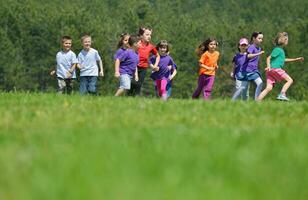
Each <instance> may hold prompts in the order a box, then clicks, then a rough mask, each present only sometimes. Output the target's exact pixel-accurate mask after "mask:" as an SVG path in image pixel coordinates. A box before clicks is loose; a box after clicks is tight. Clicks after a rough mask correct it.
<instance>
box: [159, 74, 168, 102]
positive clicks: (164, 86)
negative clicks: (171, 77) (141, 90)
mask: <svg viewBox="0 0 308 200" xmlns="http://www.w3.org/2000/svg"><path fill="white" fill-rule="evenodd" d="M167 83H168V80H166V79H163V80H161V82H160V90H161V97H162V99H163V100H167V98H168V96H167Z"/></svg>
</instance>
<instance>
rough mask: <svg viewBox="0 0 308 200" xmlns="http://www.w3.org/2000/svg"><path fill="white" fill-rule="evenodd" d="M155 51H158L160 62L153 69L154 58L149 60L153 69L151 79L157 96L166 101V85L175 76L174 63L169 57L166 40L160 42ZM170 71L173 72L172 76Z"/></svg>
mask: <svg viewBox="0 0 308 200" xmlns="http://www.w3.org/2000/svg"><path fill="white" fill-rule="evenodd" d="M156 49H158V52H159V55H160V61H159V63H158V67H154V64H155V62H156V57H155V56H152V57H151V58H150V66H151V68H152V69H153V72H152V74H151V78H152V79H153V80H154V81H155V84H156V87H157V94H158V96H159V97H161V98H162V99H163V100H167V98H168V95H167V84H168V82H169V81H171V80H172V79H173V78H174V76H175V74H176V70H175V63H174V61H173V59H172V58H171V56H170V55H169V44H168V42H167V41H166V40H162V41H160V42H159V43H158V44H157V46H156ZM171 71H173V72H172V74H171Z"/></svg>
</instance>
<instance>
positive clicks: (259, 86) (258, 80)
mask: <svg viewBox="0 0 308 200" xmlns="http://www.w3.org/2000/svg"><path fill="white" fill-rule="evenodd" d="M254 82H255V84H256V91H255V100H258V96H259V95H260V93H261V91H262V85H263V81H262V79H261V78H260V77H259V78H256V79H255V80H254Z"/></svg>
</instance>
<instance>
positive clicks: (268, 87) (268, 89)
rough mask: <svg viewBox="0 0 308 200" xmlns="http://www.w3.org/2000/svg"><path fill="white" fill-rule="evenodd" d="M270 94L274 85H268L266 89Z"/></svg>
mask: <svg viewBox="0 0 308 200" xmlns="http://www.w3.org/2000/svg"><path fill="white" fill-rule="evenodd" d="M265 89H266V90H267V91H268V92H270V91H272V89H273V86H272V85H267V86H266V88H265Z"/></svg>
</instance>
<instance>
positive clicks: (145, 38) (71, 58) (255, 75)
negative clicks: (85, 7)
mask: <svg viewBox="0 0 308 200" xmlns="http://www.w3.org/2000/svg"><path fill="white" fill-rule="evenodd" d="M151 35H152V30H151V29H149V28H140V29H139V34H138V35H129V34H128V33H124V34H122V35H121V38H120V41H119V43H118V50H117V52H116V53H115V55H114V63H115V64H114V65H115V74H114V76H115V77H116V78H118V79H119V88H118V89H117V91H116V93H115V96H120V95H124V94H125V93H126V94H127V95H130V96H135V95H140V92H141V87H142V85H143V82H144V80H145V77H146V74H147V68H151V70H152V72H151V75H150V77H151V78H152V79H153V82H154V87H155V92H156V95H157V96H158V97H160V98H162V99H163V100H167V99H168V97H170V95H171V85H172V79H173V78H174V77H175V75H176V73H177V66H176V64H175V62H174V61H173V59H172V57H171V56H170V54H169V50H170V45H169V43H168V42H167V41H166V40H161V41H160V42H159V43H158V44H157V45H156V46H154V45H153V44H151ZM81 41H82V45H83V50H82V51H81V52H80V53H79V54H78V57H76V55H75V53H74V52H72V51H71V46H72V39H71V38H70V37H69V36H63V37H62V50H61V51H59V52H58V53H57V56H56V60H57V69H56V71H52V72H51V74H55V73H56V74H57V79H58V92H59V93H63V92H66V93H71V91H72V80H73V79H75V78H76V72H75V71H76V68H78V69H79V70H80V88H79V92H80V94H86V93H89V94H96V83H97V77H98V76H104V72H103V64H102V60H101V57H100V55H99V53H98V51H97V50H95V49H93V48H91V42H92V41H91V37H90V36H88V35H85V36H83V37H82V38H81ZM262 41H263V34H262V32H254V33H253V34H252V36H251V42H250V43H249V41H248V39H246V38H241V39H240V41H239V43H238V50H239V52H238V53H236V54H235V56H234V57H233V60H232V62H233V66H234V69H233V72H232V73H231V76H232V77H233V78H234V79H235V92H234V94H233V96H232V100H236V99H238V98H239V97H241V98H242V99H243V100H247V99H248V96H249V94H248V93H249V82H254V83H255V84H256V90H255V95H254V99H255V100H257V101H260V100H262V99H263V98H264V97H265V96H266V95H267V94H268V93H269V92H270V91H271V90H272V88H273V86H274V84H275V83H276V82H280V81H286V83H285V84H284V86H283V88H282V90H281V93H280V94H279V95H278V97H277V99H279V100H289V99H288V98H287V97H286V91H287V90H288V88H289V87H290V85H291V84H292V82H293V80H292V78H291V77H290V76H289V75H288V74H287V73H286V72H285V71H284V70H283V69H282V68H283V66H284V63H285V62H294V61H303V60H304V58H303V57H299V58H285V53H284V50H283V47H284V46H286V45H287V44H288V35H287V33H285V32H282V33H278V35H277V37H276V38H275V48H274V49H273V51H272V53H271V54H270V56H268V57H267V59H266V63H267V67H266V68H265V70H266V76H267V86H266V88H265V89H264V90H263V91H262V84H263V81H262V79H261V75H260V71H259V66H258V65H259V60H260V56H261V55H262V54H264V51H262V49H261V47H260V45H261V43H262ZM217 46H218V42H217V40H216V39H215V38H209V39H207V40H206V41H204V42H203V43H201V44H200V45H199V46H198V48H197V50H196V53H197V55H198V56H199V58H200V59H199V67H200V68H199V78H198V85H197V88H196V89H195V91H194V93H193V95H192V98H193V99H196V98H198V97H199V96H200V94H201V92H202V93H203V97H204V100H209V99H210V98H211V93H212V88H213V85H214V80H215V73H216V70H217V69H218V60H219V56H220V54H219V52H218V51H217V50H216V48H217Z"/></svg>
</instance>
